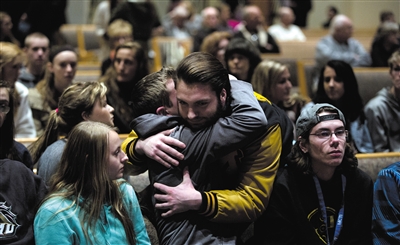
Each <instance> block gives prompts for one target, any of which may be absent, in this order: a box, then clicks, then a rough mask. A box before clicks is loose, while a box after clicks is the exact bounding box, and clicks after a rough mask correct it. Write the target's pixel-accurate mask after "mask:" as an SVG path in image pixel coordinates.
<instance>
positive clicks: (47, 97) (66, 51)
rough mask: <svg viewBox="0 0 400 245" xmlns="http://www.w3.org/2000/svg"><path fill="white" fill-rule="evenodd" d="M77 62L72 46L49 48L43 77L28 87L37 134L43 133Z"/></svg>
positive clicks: (72, 75) (70, 79) (72, 76)
mask: <svg viewBox="0 0 400 245" xmlns="http://www.w3.org/2000/svg"><path fill="white" fill-rule="evenodd" d="M77 64H78V55H77V54H76V53H75V51H74V49H73V47H71V46H55V47H53V48H52V49H51V50H50V54H49V61H48V62H47V67H46V73H45V77H44V79H43V80H42V81H40V82H39V83H38V84H37V85H36V87H35V88H32V89H29V96H28V98H29V104H30V106H31V109H32V114H33V120H34V122H35V127H36V133H37V136H40V135H42V134H43V130H44V128H45V127H46V124H47V121H48V119H49V115H50V112H51V111H52V110H54V109H56V108H57V105H58V99H59V97H60V96H61V94H62V93H63V92H64V90H65V89H66V88H67V87H68V86H70V85H71V84H72V80H73V79H74V77H75V73H76V69H77Z"/></svg>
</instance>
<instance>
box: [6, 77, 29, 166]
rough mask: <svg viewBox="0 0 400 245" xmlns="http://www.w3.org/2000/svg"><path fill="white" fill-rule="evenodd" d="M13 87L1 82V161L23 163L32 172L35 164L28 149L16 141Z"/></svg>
mask: <svg viewBox="0 0 400 245" xmlns="http://www.w3.org/2000/svg"><path fill="white" fill-rule="evenodd" d="M12 94H13V89H12V85H11V84H10V83H8V82H5V81H3V80H0V135H1V141H0V159H10V160H15V161H19V162H22V163H23V164H25V166H27V167H28V168H29V169H31V170H32V168H33V162H32V157H31V155H30V154H29V152H28V150H27V149H26V147H25V146H24V145H23V144H21V143H19V142H17V141H15V140H14V97H13V96H12Z"/></svg>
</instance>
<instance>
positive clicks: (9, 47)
mask: <svg viewBox="0 0 400 245" xmlns="http://www.w3.org/2000/svg"><path fill="white" fill-rule="evenodd" d="M23 58H24V53H23V52H22V50H21V49H20V48H19V47H18V46H17V45H15V44H13V43H10V42H0V79H2V80H4V77H3V76H4V73H3V67H4V66H5V65H6V64H8V63H10V62H13V60H17V61H19V60H20V61H21V63H22V61H23ZM7 82H9V83H10V84H11V87H12V88H14V87H15V86H14V84H15V82H16V81H7ZM12 96H13V98H14V113H16V112H17V110H18V108H19V106H20V103H21V98H20V96H19V94H18V91H17V90H16V89H14V90H13V93H12Z"/></svg>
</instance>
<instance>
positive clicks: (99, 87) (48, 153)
mask: <svg viewBox="0 0 400 245" xmlns="http://www.w3.org/2000/svg"><path fill="white" fill-rule="evenodd" d="M106 93H107V88H106V87H105V86H104V84H102V83H99V82H95V81H93V82H77V83H75V84H73V85H71V86H69V87H68V88H67V89H66V90H65V91H64V93H63V94H62V95H61V97H60V101H59V102H58V108H57V109H56V110H54V111H52V112H51V113H50V116H49V120H48V123H47V126H46V128H45V130H44V133H43V134H42V135H41V136H40V137H39V138H38V140H37V141H36V142H34V143H32V144H31V145H30V146H29V150H30V152H31V154H32V157H33V161H34V162H35V163H36V162H37V164H38V165H37V169H38V174H39V176H40V177H42V178H43V180H44V181H45V182H46V183H49V180H50V178H51V176H52V175H53V174H54V173H55V171H56V170H57V168H58V167H59V165H58V162H60V159H61V155H62V152H63V150H64V147H65V144H66V142H67V139H68V138H69V137H68V134H69V133H70V131H71V130H72V128H73V127H74V126H75V125H77V124H78V123H80V122H82V121H96V122H102V123H104V124H107V125H109V126H114V122H113V117H114V116H113V114H112V113H113V111H114V108H112V107H111V106H110V105H108V104H107V99H106ZM60 136H64V138H62V139H61V138H60Z"/></svg>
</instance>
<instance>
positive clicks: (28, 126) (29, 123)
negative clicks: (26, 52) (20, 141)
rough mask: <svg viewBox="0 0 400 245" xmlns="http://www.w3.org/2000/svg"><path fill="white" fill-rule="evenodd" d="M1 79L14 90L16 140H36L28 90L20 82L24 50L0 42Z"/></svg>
mask: <svg viewBox="0 0 400 245" xmlns="http://www.w3.org/2000/svg"><path fill="white" fill-rule="evenodd" d="M0 46H1V49H0V79H2V80H4V81H7V82H8V83H9V84H10V85H11V87H12V88H13V94H12V96H13V97H14V123H15V138H35V137H36V129H35V124H34V122H33V117H32V111H31V108H30V106H29V101H28V93H29V92H28V89H27V88H26V87H25V86H24V85H23V84H22V83H20V82H18V81H17V80H18V76H19V70H20V68H21V65H22V59H23V58H22V57H23V53H22V50H21V49H20V48H19V47H18V46H17V45H15V44H12V43H8V42H0Z"/></svg>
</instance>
